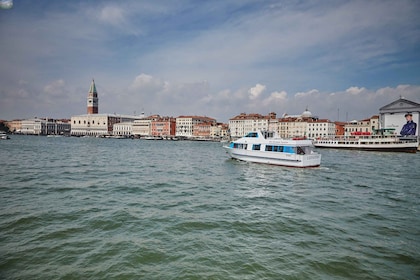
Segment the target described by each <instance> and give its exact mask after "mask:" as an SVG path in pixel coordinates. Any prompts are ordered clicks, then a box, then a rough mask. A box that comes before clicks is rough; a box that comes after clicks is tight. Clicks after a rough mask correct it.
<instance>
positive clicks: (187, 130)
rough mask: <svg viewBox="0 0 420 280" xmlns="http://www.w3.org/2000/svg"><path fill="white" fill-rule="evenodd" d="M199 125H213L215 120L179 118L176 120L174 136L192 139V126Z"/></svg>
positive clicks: (203, 117)
mask: <svg viewBox="0 0 420 280" xmlns="http://www.w3.org/2000/svg"><path fill="white" fill-rule="evenodd" d="M199 123H213V124H216V120H215V119H213V118H209V117H205V116H179V117H177V118H176V133H175V135H176V136H180V137H193V136H194V126H195V125H196V124H199Z"/></svg>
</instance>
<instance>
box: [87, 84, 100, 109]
mask: <svg viewBox="0 0 420 280" xmlns="http://www.w3.org/2000/svg"><path fill="white" fill-rule="evenodd" d="M87 113H88V114H97V113H98V92H97V91H96V86H95V80H92V83H91V84H90V89H89V93H88V97H87Z"/></svg>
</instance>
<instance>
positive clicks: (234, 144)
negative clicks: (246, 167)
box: [231, 143, 248, 150]
mask: <svg viewBox="0 0 420 280" xmlns="http://www.w3.org/2000/svg"><path fill="white" fill-rule="evenodd" d="M231 147H232V144H231ZM247 147H248V145H247V144H240V143H233V148H234V149H244V150H246V148H247Z"/></svg>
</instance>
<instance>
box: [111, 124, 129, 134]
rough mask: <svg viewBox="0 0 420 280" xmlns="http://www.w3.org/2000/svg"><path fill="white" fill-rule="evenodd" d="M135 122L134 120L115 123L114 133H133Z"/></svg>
mask: <svg viewBox="0 0 420 280" xmlns="http://www.w3.org/2000/svg"><path fill="white" fill-rule="evenodd" d="M133 123H134V122H121V123H115V124H114V127H113V129H112V133H113V135H119V136H131V135H133Z"/></svg>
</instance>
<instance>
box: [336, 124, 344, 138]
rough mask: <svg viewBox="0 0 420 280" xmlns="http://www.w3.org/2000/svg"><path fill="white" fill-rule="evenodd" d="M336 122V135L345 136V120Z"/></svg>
mask: <svg viewBox="0 0 420 280" xmlns="http://www.w3.org/2000/svg"><path fill="white" fill-rule="evenodd" d="M334 124H335V136H344V132H345V131H344V126H345V125H346V123H345V122H334Z"/></svg>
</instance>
